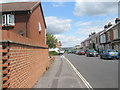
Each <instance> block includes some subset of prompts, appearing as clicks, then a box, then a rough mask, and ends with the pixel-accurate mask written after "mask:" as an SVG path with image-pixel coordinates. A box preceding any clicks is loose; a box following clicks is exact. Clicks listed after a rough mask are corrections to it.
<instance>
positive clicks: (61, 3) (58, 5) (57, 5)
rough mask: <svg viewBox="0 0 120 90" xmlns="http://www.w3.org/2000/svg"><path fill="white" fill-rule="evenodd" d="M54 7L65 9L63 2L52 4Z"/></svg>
mask: <svg viewBox="0 0 120 90" xmlns="http://www.w3.org/2000/svg"><path fill="white" fill-rule="evenodd" d="M52 5H53V7H63V6H64V4H63V2H54V3H52Z"/></svg>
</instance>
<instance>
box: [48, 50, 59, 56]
mask: <svg viewBox="0 0 120 90" xmlns="http://www.w3.org/2000/svg"><path fill="white" fill-rule="evenodd" d="M49 55H50V56H54V55H58V53H57V52H56V51H50V52H49Z"/></svg>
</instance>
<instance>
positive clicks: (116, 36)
mask: <svg viewBox="0 0 120 90" xmlns="http://www.w3.org/2000/svg"><path fill="white" fill-rule="evenodd" d="M95 38H97V39H96V40H95V41H97V42H95V41H94V39H95ZM91 40H92V41H94V43H95V45H96V50H98V51H100V52H101V51H103V50H104V49H115V50H117V51H118V49H120V18H116V20H115V24H114V25H112V24H111V23H108V25H105V26H104V30H102V31H100V32H98V33H97V34H94V35H93V36H89V38H87V39H85V40H84V41H82V42H81V45H82V47H83V48H84V49H86V48H88V47H90V41H91Z"/></svg>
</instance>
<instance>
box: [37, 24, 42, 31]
mask: <svg viewBox="0 0 120 90" xmlns="http://www.w3.org/2000/svg"><path fill="white" fill-rule="evenodd" d="M38 30H39V31H41V30H42V28H41V24H40V22H38Z"/></svg>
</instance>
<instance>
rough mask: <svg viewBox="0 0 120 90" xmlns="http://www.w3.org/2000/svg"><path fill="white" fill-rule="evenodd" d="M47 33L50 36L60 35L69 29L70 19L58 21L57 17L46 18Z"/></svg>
mask: <svg viewBox="0 0 120 90" xmlns="http://www.w3.org/2000/svg"><path fill="white" fill-rule="evenodd" d="M45 19H46V23H47V31H48V32H50V33H52V34H60V33H63V32H66V31H69V30H70V29H71V21H72V20H71V19H60V18H57V17H53V16H49V17H46V18H45Z"/></svg>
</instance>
